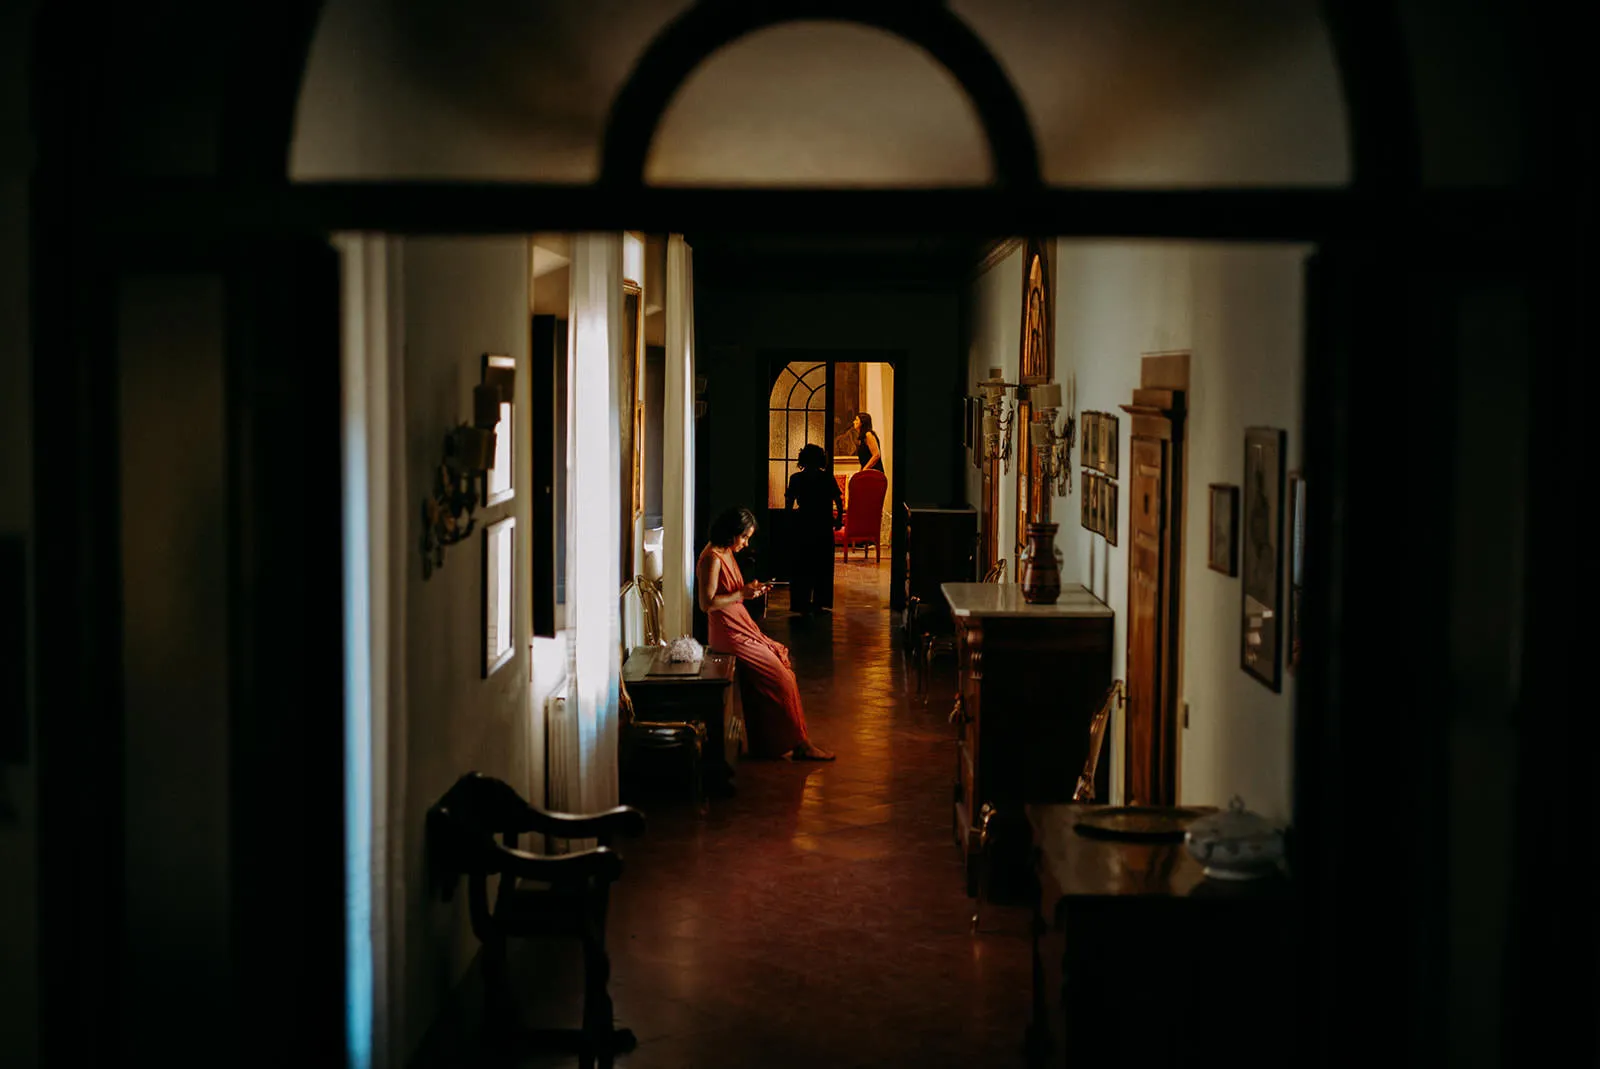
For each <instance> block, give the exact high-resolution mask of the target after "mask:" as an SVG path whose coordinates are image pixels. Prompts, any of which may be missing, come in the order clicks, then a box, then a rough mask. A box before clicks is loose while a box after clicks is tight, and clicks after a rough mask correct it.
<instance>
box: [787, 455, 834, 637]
mask: <svg viewBox="0 0 1600 1069" xmlns="http://www.w3.org/2000/svg"><path fill="white" fill-rule="evenodd" d="M798 459H799V463H800V470H799V471H797V472H795V473H794V474H793V475H792V476H790V477H789V488H788V489H787V490H786V491H784V495H783V497H784V501H785V502H786V504H787V507H788V508H790V509H794V510H798V511H797V512H796V513H795V522H794V524H793V526H792V527H791V530H793V532H794V536H793V545H794V561H793V567H792V568H791V569H790V581H789V608H790V609H792V610H793V611H795V612H797V613H800V614H801V615H802V616H809V615H811V614H812V613H813V612H818V611H820V610H822V609H826V608H830V607H831V606H832V605H833V532H834V531H835V530H837V529H838V528H840V527H842V526H844V495H843V494H841V493H839V484H838V482H836V481H835V480H834V478H833V476H832V475H830V474H828V454H826V453H824V452H823V451H822V447H821V446H820V445H808V446H806V447H805V448H804V449H801V450H800V456H799V458H798Z"/></svg>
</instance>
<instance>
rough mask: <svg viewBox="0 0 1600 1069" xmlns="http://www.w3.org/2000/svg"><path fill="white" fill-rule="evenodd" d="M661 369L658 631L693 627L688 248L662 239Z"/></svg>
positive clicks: (678, 239) (679, 238)
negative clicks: (663, 357)
mask: <svg viewBox="0 0 1600 1069" xmlns="http://www.w3.org/2000/svg"><path fill="white" fill-rule="evenodd" d="M666 315H667V324H666V326H667V332H666V333H667V354H666V355H667V368H666V378H667V382H666V386H667V389H666V404H665V412H664V414H663V417H664V425H663V430H662V435H661V439H662V443H663V448H662V465H661V513H662V515H661V522H662V524H663V526H664V527H665V528H666V530H664V531H663V532H662V536H661V548H662V553H661V556H662V598H663V602H664V605H663V611H662V619H661V633H662V635H663V636H665V637H666V638H667V639H668V640H671V639H674V638H677V637H678V636H679V635H687V634H690V633H691V632H692V631H693V630H694V552H695V546H694V405H695V390H694V251H693V250H692V249H690V248H689V245H688V243H687V242H686V241H684V240H683V235H681V234H673V235H672V236H671V237H670V238H668V239H667V299H666Z"/></svg>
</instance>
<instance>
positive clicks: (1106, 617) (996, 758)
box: [943, 583, 1113, 897]
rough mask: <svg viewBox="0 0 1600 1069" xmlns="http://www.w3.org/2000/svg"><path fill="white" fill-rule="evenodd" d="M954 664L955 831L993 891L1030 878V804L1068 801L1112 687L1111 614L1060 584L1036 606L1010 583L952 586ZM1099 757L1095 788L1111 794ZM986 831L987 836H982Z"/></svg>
mask: <svg viewBox="0 0 1600 1069" xmlns="http://www.w3.org/2000/svg"><path fill="white" fill-rule="evenodd" d="M943 593H944V597H945V601H946V603H947V604H948V605H949V607H950V611H951V615H952V618H953V619H954V622H955V637H956V665H957V669H958V672H959V676H958V690H957V698H956V703H955V708H954V709H952V711H951V714H950V719H951V723H952V724H954V725H955V728H956V733H957V738H956V762H955V776H954V788H953V794H954V831H955V837H956V841H957V843H958V844H959V845H960V846H961V849H962V852H963V854H964V856H965V858H966V863H967V866H966V867H967V893H968V894H972V895H975V894H977V891H978V875H979V868H978V865H979V862H980V860H983V859H984V858H985V857H986V858H987V860H988V862H989V864H990V881H991V882H990V890H991V892H993V893H995V894H996V896H997V897H1000V896H1004V895H1005V894H1006V893H1007V892H1010V891H1014V890H1018V889H1021V888H1023V887H1025V886H1027V884H1028V868H1029V856H1030V854H1029V849H1030V842H1031V837H1030V833H1029V830H1028V823H1027V816H1026V814H1025V812H1024V808H1023V807H1024V806H1025V805H1027V804H1028V803H1034V802H1066V801H1070V800H1071V798H1072V791H1073V787H1074V786H1075V785H1076V784H1077V778H1078V774H1079V772H1081V771H1082V769H1083V764H1084V760H1085V758H1086V757H1087V756H1088V752H1089V723H1090V721H1091V720H1092V719H1093V717H1094V714H1095V712H1096V711H1097V710H1098V709H1099V708H1100V705H1101V702H1102V701H1103V699H1104V698H1105V694H1106V690H1107V688H1109V687H1110V686H1111V637H1112V623H1113V614H1112V611H1111V609H1110V607H1109V606H1107V605H1106V604H1105V603H1104V602H1102V601H1100V600H1099V599H1098V598H1096V597H1095V596H1094V595H1093V594H1091V593H1089V591H1087V590H1085V589H1084V588H1083V587H1081V586H1078V585H1077V584H1073V583H1064V584H1062V589H1061V598H1060V600H1058V601H1057V602H1056V603H1055V604H1054V605H1029V604H1028V603H1027V602H1025V601H1023V599H1022V588H1021V587H1020V586H1018V585H1017V584H1015V583H945V584H944V585H943ZM1109 764H1110V762H1109V761H1105V760H1102V761H1101V762H1100V766H1099V769H1098V770H1097V773H1096V778H1095V792H1096V794H1097V796H1098V797H1101V798H1104V797H1106V796H1107V795H1108V793H1109V774H1108V768H1109ZM985 839H987V845H986V846H985V845H984V841H985Z"/></svg>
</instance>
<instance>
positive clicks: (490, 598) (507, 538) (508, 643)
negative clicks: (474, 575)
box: [483, 516, 517, 679]
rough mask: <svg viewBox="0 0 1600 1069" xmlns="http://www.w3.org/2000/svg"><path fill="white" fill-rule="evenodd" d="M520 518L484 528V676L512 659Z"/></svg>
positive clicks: (513, 518)
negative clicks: (518, 522) (514, 566)
mask: <svg viewBox="0 0 1600 1069" xmlns="http://www.w3.org/2000/svg"><path fill="white" fill-rule="evenodd" d="M516 532H517V519H516V517H515V516H508V517H506V518H505V519H503V520H501V521H500V522H499V523H494V524H490V525H489V526H488V527H486V528H484V532H483V678H485V679H488V678H489V677H490V676H491V675H493V674H494V673H495V670H496V669H498V668H499V667H500V666H501V665H503V664H505V663H506V662H507V661H509V660H511V655H512V653H513V651H514V649H515V647H514V645H513V642H512V639H513V632H514V628H515V624H514V623H513V619H512V615H511V605H512V600H513V599H512V590H513V589H514V588H513V586H512V581H513V572H514V568H513V564H514V562H515V560H516Z"/></svg>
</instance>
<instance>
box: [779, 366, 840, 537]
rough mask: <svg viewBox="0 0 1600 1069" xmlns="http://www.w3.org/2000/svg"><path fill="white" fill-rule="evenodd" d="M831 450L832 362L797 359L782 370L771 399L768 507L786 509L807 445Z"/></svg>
mask: <svg viewBox="0 0 1600 1069" xmlns="http://www.w3.org/2000/svg"><path fill="white" fill-rule="evenodd" d="M812 444H815V445H820V446H821V447H822V448H823V450H824V451H827V450H828V447H829V439H828V365H827V364H826V363H822V362H811V361H803V360H796V361H791V362H790V363H789V364H788V365H787V366H785V367H784V368H783V369H782V370H780V371H779V372H778V381H777V382H775V383H773V385H772V396H771V398H770V399H769V400H768V403H767V507H768V508H773V509H782V508H783V507H784V500H783V492H784V490H785V489H786V488H787V487H788V485H789V472H790V471H791V470H792V469H793V468H794V465H795V458H796V457H797V456H799V455H800V447H801V446H804V445H812Z"/></svg>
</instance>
